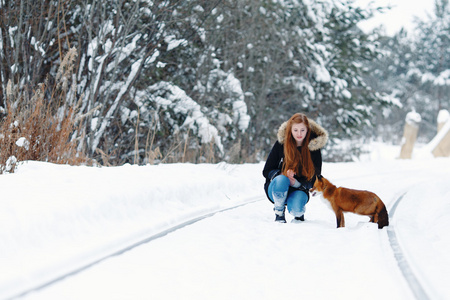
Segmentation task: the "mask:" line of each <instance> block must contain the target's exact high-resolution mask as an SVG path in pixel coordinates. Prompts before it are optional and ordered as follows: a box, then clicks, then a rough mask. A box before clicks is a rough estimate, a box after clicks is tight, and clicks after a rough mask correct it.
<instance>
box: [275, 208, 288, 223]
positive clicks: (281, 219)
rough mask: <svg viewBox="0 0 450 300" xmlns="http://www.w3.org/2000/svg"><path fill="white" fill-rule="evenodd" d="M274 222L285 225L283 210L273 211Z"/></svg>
mask: <svg viewBox="0 0 450 300" xmlns="http://www.w3.org/2000/svg"><path fill="white" fill-rule="evenodd" d="M275 222H278V223H286V218H285V216H284V210H283V211H278V210H275Z"/></svg>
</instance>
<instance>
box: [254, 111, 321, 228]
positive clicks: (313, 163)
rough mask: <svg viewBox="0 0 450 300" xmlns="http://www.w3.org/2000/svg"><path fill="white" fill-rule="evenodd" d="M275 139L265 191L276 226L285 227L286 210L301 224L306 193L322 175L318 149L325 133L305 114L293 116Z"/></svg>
mask: <svg viewBox="0 0 450 300" xmlns="http://www.w3.org/2000/svg"><path fill="white" fill-rule="evenodd" d="M277 138H278V139H277V141H276V142H275V144H274V145H273V147H272V150H271V151H270V153H269V156H268V158H267V161H266V164H265V165H264V170H263V175H264V177H265V178H266V183H265V184H264V190H265V192H266V195H267V198H269V200H270V201H271V202H272V203H273V204H274V211H275V221H276V222H282V223H286V217H285V207H286V206H287V209H288V212H289V213H290V214H291V215H293V216H294V220H296V221H304V214H305V205H306V203H307V202H308V201H309V189H310V188H312V187H313V185H314V181H315V178H316V175H321V172H322V154H321V152H320V149H321V148H323V147H324V146H325V144H326V142H327V140H328V133H327V132H326V130H325V129H324V128H322V127H321V126H320V125H319V124H317V123H316V122H314V121H312V120H308V118H307V117H306V116H305V115H304V114H301V113H296V114H294V115H293V116H292V117H291V118H290V119H289V120H288V121H287V122H284V123H283V124H282V125H281V126H280V128H279V129H278V134H277Z"/></svg>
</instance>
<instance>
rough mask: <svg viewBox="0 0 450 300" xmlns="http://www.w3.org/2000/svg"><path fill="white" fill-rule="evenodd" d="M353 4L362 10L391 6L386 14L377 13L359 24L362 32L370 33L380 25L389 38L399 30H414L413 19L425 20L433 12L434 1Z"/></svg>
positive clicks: (387, 0)
mask: <svg viewBox="0 0 450 300" xmlns="http://www.w3.org/2000/svg"><path fill="white" fill-rule="evenodd" d="M355 4H356V5H357V6H360V7H362V8H366V7H368V6H369V7H371V6H372V7H373V6H374V7H379V6H383V7H385V6H392V9H390V10H388V11H387V12H384V13H377V14H375V16H374V17H373V18H371V19H369V20H367V21H364V22H361V23H359V26H360V27H361V28H362V30H364V31H371V30H372V29H373V28H375V27H378V26H380V25H382V26H383V27H384V29H385V30H386V34H388V35H389V36H393V35H394V34H395V33H397V32H398V31H400V29H401V28H405V29H406V30H407V31H408V32H410V31H412V30H414V28H415V26H416V25H415V22H414V20H415V18H419V19H421V20H426V19H427V17H428V16H429V15H430V14H432V13H433V10H434V1H410V0H377V1H372V0H356V1H355Z"/></svg>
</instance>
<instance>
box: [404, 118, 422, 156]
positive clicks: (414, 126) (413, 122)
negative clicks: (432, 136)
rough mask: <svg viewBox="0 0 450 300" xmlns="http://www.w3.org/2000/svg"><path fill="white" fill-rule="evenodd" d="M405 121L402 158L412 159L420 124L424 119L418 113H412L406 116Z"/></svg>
mask: <svg viewBox="0 0 450 300" xmlns="http://www.w3.org/2000/svg"><path fill="white" fill-rule="evenodd" d="M405 121H406V123H405V129H404V132H403V139H402V148H401V150H400V158H401V159H410V158H411V157H412V152H413V149H414V143H415V142H416V139H417V133H418V132H419V123H420V122H421V121H422V118H421V117H420V115H419V114H418V113H416V112H415V111H412V112H410V113H408V114H407V115H406V119H405Z"/></svg>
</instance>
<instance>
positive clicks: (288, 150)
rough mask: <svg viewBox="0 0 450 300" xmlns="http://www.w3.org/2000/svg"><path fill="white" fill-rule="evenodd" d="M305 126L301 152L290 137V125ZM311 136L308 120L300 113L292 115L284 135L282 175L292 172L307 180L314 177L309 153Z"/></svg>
mask: <svg viewBox="0 0 450 300" xmlns="http://www.w3.org/2000/svg"><path fill="white" fill-rule="evenodd" d="M300 123H303V124H305V126H306V128H307V129H308V132H307V133H306V136H305V139H304V140H303V143H302V146H301V150H300V151H298V149H297V142H296V140H295V139H294V137H293V136H292V125H294V124H300ZM310 136H311V127H310V126H309V121H308V118H307V117H306V116H305V115H304V114H301V113H296V114H294V115H293V116H292V117H291V118H290V119H289V121H288V122H287V125H286V131H285V133H284V163H283V174H284V175H286V173H287V170H294V172H295V173H296V174H297V176H300V175H303V176H305V177H306V178H308V180H311V179H312V178H313V177H314V174H315V169H314V164H313V162H312V160H311V153H310V151H309V148H308V146H309V138H310Z"/></svg>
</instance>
